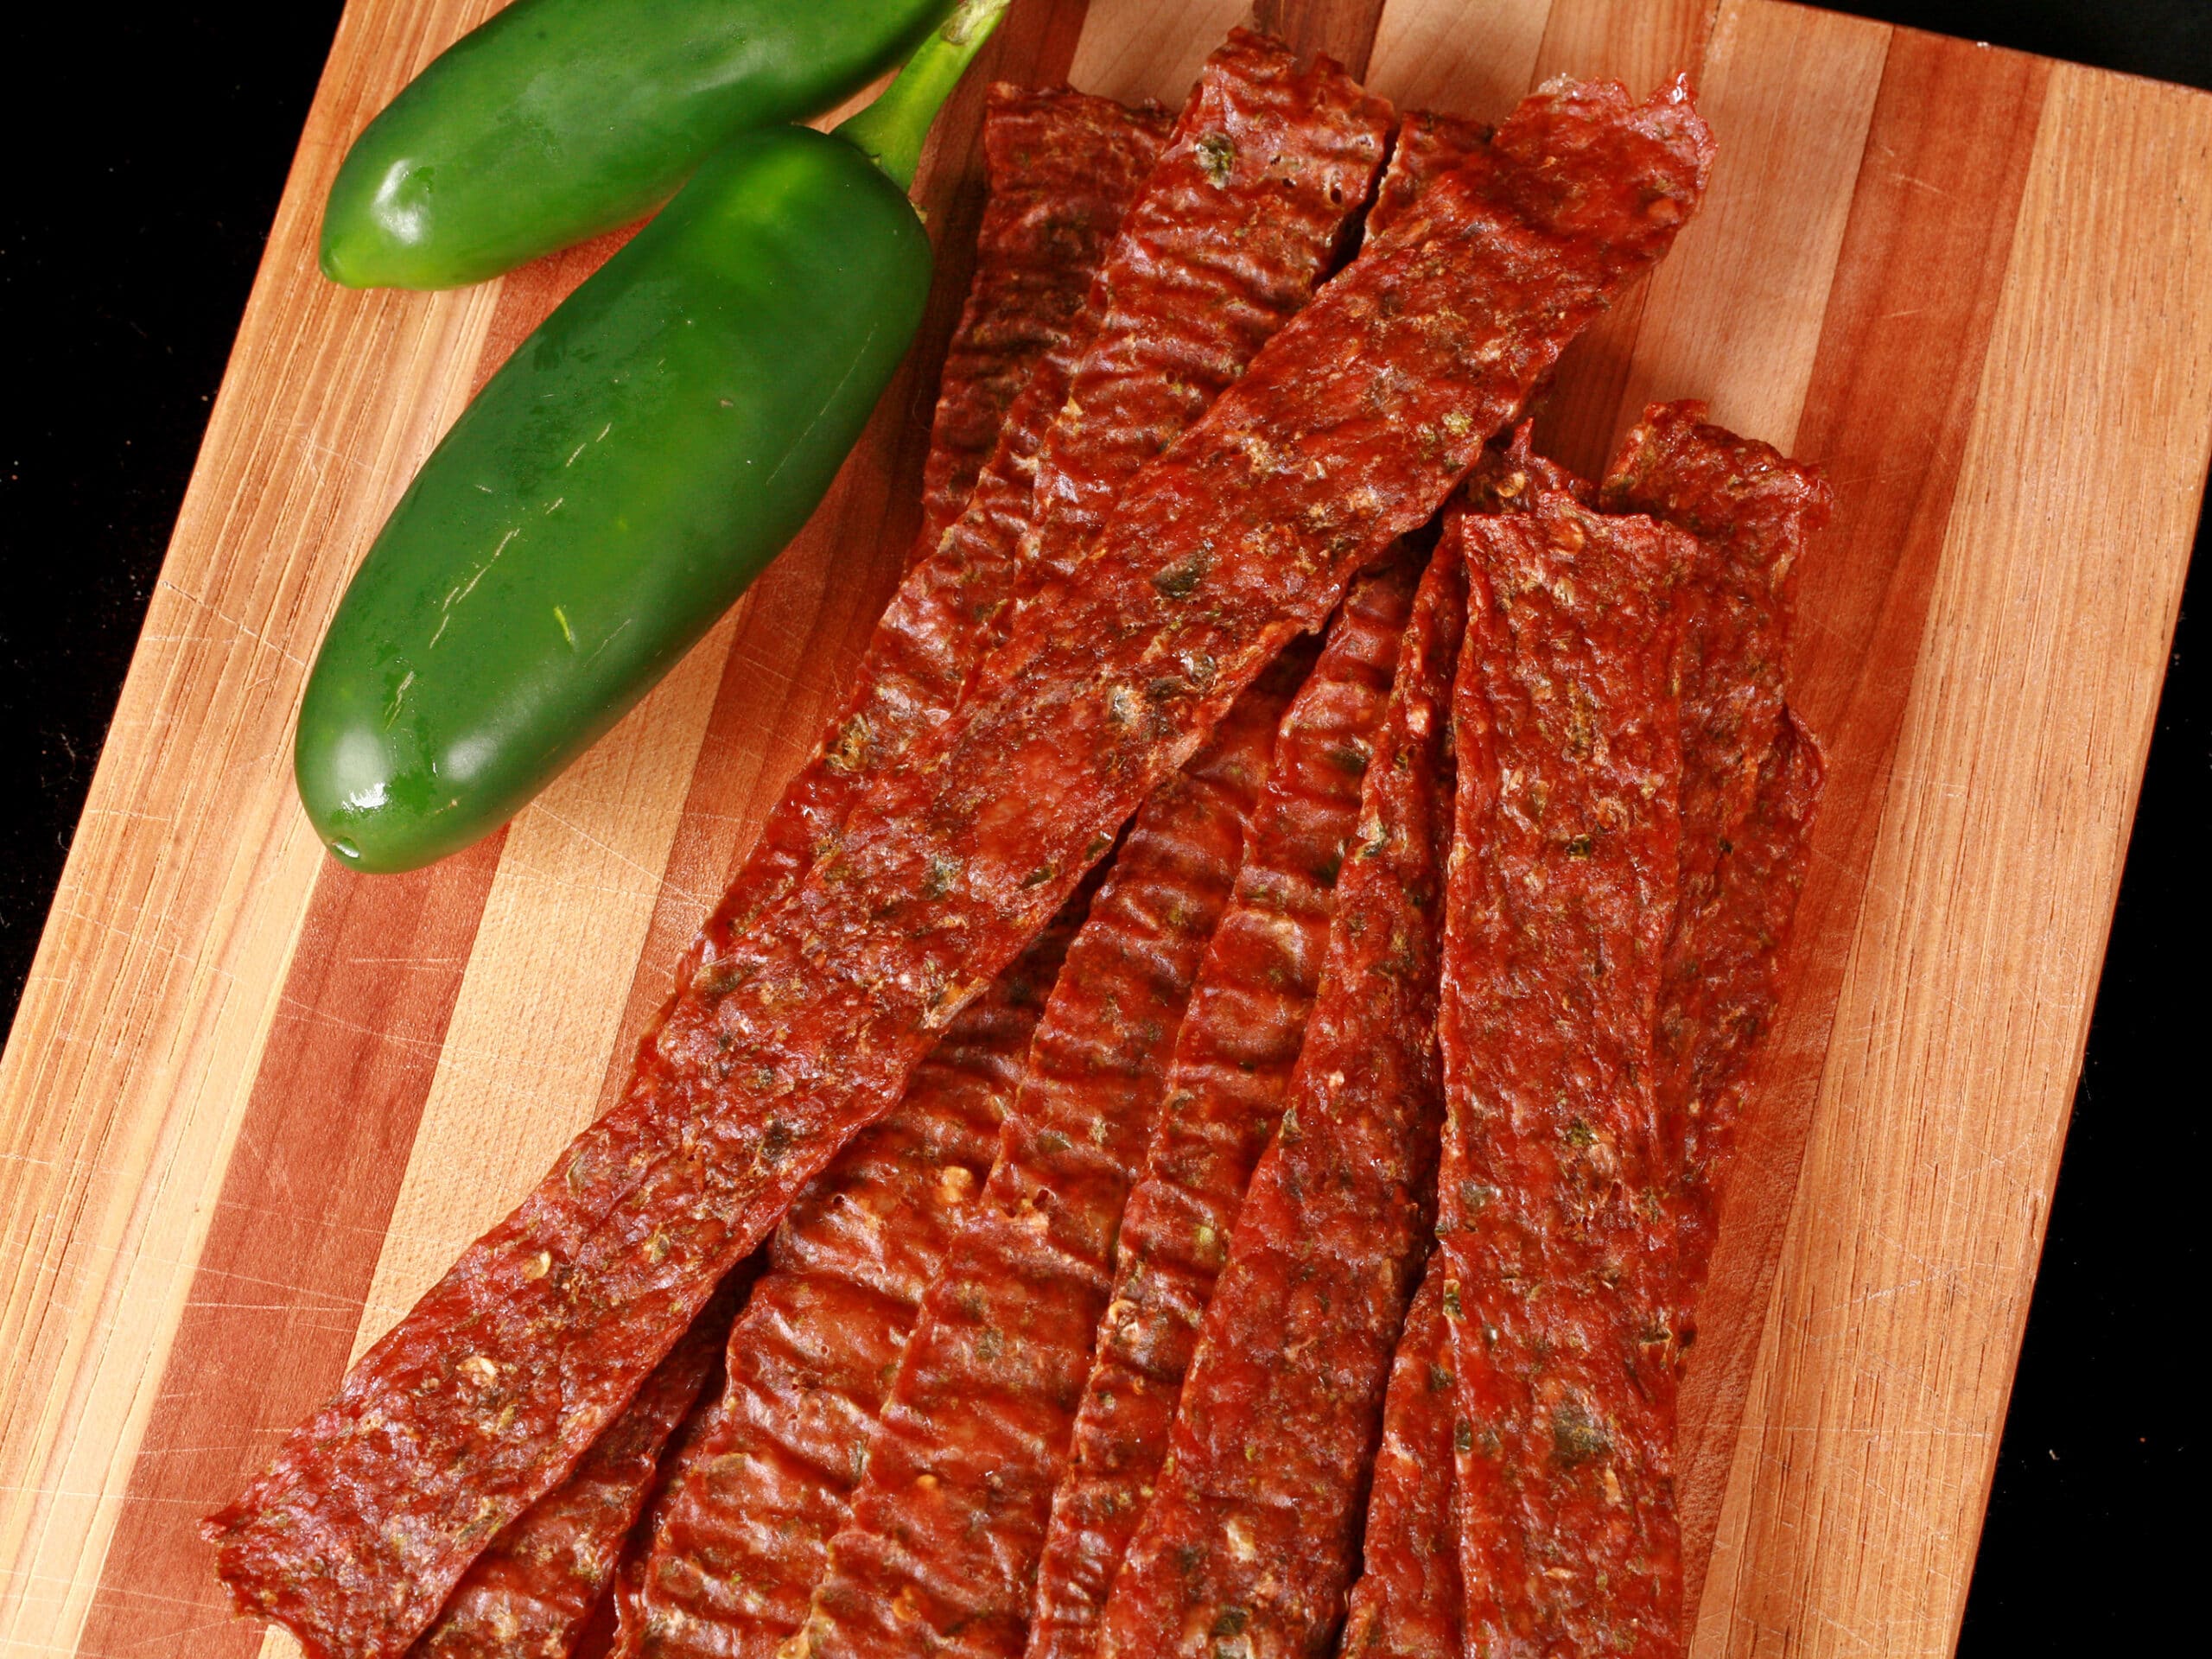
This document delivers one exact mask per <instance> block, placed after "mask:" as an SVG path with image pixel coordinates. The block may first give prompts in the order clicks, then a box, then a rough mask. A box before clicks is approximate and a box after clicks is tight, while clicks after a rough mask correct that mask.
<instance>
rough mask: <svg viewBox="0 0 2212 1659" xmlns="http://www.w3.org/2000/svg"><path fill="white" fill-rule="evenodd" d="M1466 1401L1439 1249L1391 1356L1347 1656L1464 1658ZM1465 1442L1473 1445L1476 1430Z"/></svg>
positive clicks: (1348, 1621)
mask: <svg viewBox="0 0 2212 1659" xmlns="http://www.w3.org/2000/svg"><path fill="white" fill-rule="evenodd" d="M1458 1408H1459V1389H1458V1386H1457V1379H1455V1378H1454V1377H1453V1376H1452V1338H1451V1332H1450V1331H1449V1329H1448V1328H1447V1327H1446V1324H1445V1318H1444V1263H1443V1262H1442V1261H1440V1259H1439V1258H1437V1257H1436V1256H1434V1255H1431V1256H1430V1258H1429V1262H1428V1268H1427V1271H1426V1272H1425V1273H1423V1274H1421V1288H1420V1289H1419V1290H1417V1291H1415V1292H1414V1300H1413V1306H1411V1307H1410V1308H1408V1310H1407V1312H1406V1325H1405V1329H1404V1331H1403V1332H1402V1333H1401V1334H1400V1336H1399V1338H1398V1351H1397V1355H1396V1357H1395V1358H1394V1359H1393V1360H1392V1361H1391V1363H1390V1386H1389V1392H1388V1393H1387V1394H1386V1395H1384V1396H1383V1446H1382V1450H1381V1451H1379V1452H1376V1457H1375V1478H1374V1484H1373V1486H1372V1488H1371V1489H1370V1491H1369V1494H1368V1499H1367V1531H1366V1537H1365V1541H1364V1543H1363V1547H1362V1556H1363V1560H1362V1565H1361V1571H1360V1576H1359V1579H1358V1581H1357V1583H1355V1584H1354V1585H1353V1586H1352V1587H1351V1606H1350V1609H1349V1610H1348V1611H1347V1612H1346V1613H1345V1616H1344V1639H1343V1641H1342V1642H1341V1643H1339V1644H1338V1653H1340V1654H1341V1655H1342V1656H1343V1659H1462V1649H1461V1646H1460V1641H1459V1628H1460V1618H1459V1608H1460V1603H1461V1601H1462V1600H1463V1599H1465V1590H1464V1589H1463V1588H1462V1586H1461V1584H1460V1580H1459V1509H1458V1504H1457V1502H1456V1498H1455V1494H1454V1487H1455V1485H1456V1484H1457V1483H1456V1482H1455V1480H1454V1478H1453V1459H1454V1458H1455V1456H1456V1455H1458V1452H1457V1443H1458V1440H1459V1435H1458V1427H1459V1410H1458ZM1467 1444H1468V1449H1470V1450H1471V1449H1472V1437H1471V1435H1470V1436H1469V1437H1468V1442H1467Z"/></svg>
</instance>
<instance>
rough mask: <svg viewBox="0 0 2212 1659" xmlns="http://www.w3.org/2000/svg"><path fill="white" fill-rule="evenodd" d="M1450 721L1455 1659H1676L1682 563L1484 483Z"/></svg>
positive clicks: (1641, 525)
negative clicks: (1663, 985) (1604, 1658)
mask: <svg viewBox="0 0 2212 1659" xmlns="http://www.w3.org/2000/svg"><path fill="white" fill-rule="evenodd" d="M1488 482H1489V484H1490V485H1491V488H1490V490H1489V491H1487V492H1484V493H1486V494H1488V495H1489V496H1490V497H1491V499H1492V500H1493V501H1495V502H1496V503H1497V505H1502V506H1503V507H1505V508H1507V509H1508V510H1509V511H1508V512H1506V513H1504V514H1503V515H1502V516H1483V515H1478V514H1476V513H1472V512H1458V513H1455V514H1454V515H1453V516H1452V520H1451V522H1450V524H1449V525H1448V527H1447V530H1446V545H1447V547H1449V546H1463V547H1464V549H1465V556H1466V557H1467V559H1468V562H1469V564H1470V566H1471V574H1470V579H1471V588H1470V597H1469V602H1468V625H1467V645H1466V650H1465V653H1464V655H1463V656H1462V657H1461V659H1460V673H1459V688H1458V690H1457V692H1456V693H1455V698H1454V724H1455V727H1456V728H1457V730H1458V733H1459V744H1460V754H1459V823H1458V828H1457V842H1456V845H1455V847H1454V849H1453V854H1452V858H1453V863H1454V866H1455V868H1454V872H1453V876H1452V891H1451V895H1450V901H1449V904H1448V906H1447V921H1446V927H1447V929H1448V933H1447V944H1446V964H1445V982H1444V998H1443V1012H1442V1018H1441V1020H1440V1033H1441V1038H1442V1042H1443V1047H1444V1058H1445V1066H1446V1080H1447V1086H1448V1090H1449V1094H1448V1101H1449V1108H1448V1111H1447V1115H1446V1125H1445V1132H1444V1149H1443V1166H1442V1170H1441V1173H1440V1182H1439V1186H1440V1227H1439V1229H1438V1234H1439V1238H1440V1247H1441V1249H1442V1252H1443V1265H1444V1268H1445V1270H1446V1275H1447V1276H1446V1281H1445V1288H1444V1294H1445V1305H1446V1306H1445V1311H1446V1317H1447V1319H1451V1320H1452V1350H1453V1369H1454V1370H1455V1371H1456V1373H1457V1375H1458V1379H1459V1402H1460V1410H1461V1413H1462V1414H1463V1415H1464V1416H1465V1419H1466V1421H1467V1422H1468V1424H1469V1426H1470V1430H1471V1449H1470V1452H1469V1455H1467V1456H1466V1457H1465V1458H1463V1459H1461V1460H1460V1463H1459V1508H1460V1539H1461V1561H1460V1565H1461V1572H1462V1573H1463V1575H1464V1579H1465V1586H1466V1610H1465V1621H1466V1624H1465V1637H1466V1643H1467V1646H1468V1649H1469V1650H1470V1651H1483V1650H1496V1651H1501V1652H1503V1651H1517V1650H1523V1649H1525V1650H1529V1651H1535V1652H1567V1653H1608V1654H1611V1653H1624V1654H1637V1655H1660V1654H1670V1653H1675V1652H1678V1651H1680V1649H1681V1642H1682V1627H1681V1623H1682V1622H1681V1555H1680V1549H1679V1544H1678V1537H1677V1532H1676V1526H1675V1508H1674V1489H1673V1479H1672V1473H1671V1458H1672V1453H1673V1446H1674V1431H1675V1413H1674V1402H1675V1368H1674V1363H1673V1353H1672V1346H1671V1344H1670V1343H1669V1338H1668V1332H1667V1331H1666V1328H1665V1325H1664V1321H1663V1311H1664V1308H1665V1305H1666V1302H1667V1300H1668V1296H1669V1290H1670V1288H1671V1284H1672V1274H1671V1273H1670V1271H1669V1263H1668V1262H1667V1260H1666V1259H1665V1256H1664V1255H1663V1254H1662V1252H1663V1251H1664V1250H1665V1249H1666V1248H1667V1246H1668V1245H1669V1244H1670V1243H1671V1232H1670V1230H1669V1224H1668V1218H1667V1217H1666V1204H1665V1190H1666V1188H1667V1186H1668V1185H1669V1181H1668V1179H1667V1172H1666V1169H1665V1166H1664V1160H1663V1155H1662V1149H1661V1148H1660V1147H1659V1145H1658V1144H1657V1136H1656V1132H1655V1131H1656V1126H1655V1122H1654V1113H1655V1108H1656V1102H1655V1098H1654V1090H1653V1075H1652V1074H1653V1044H1654V1024H1655V1020H1656V1001H1657V995H1658V986H1659V969H1660V962H1661V957H1662V950H1663V949H1664V946H1665V944H1666V940H1667V936H1668V929H1669V925H1670V923H1671V920H1672V918H1673V915H1674V908H1675V892H1676V888H1677V883H1678V868H1677V866H1678V860H1679V856H1680V845H1681V816H1680V789H1681V730H1680V726H1679V709H1678V706H1677V703H1676V700H1675V692H1674V690H1673V687H1672V685H1671V683H1670V682H1671V680H1672V677H1673V670H1674V653H1675V645H1676V639H1677V635H1678V630H1679V626H1680V620H1681V618H1680V613H1679V610H1678V609H1675V608H1672V601H1673V599H1674V590H1675V588H1677V587H1678V586H1679V585H1680V584H1681V582H1683V580H1684V579H1685V578H1692V577H1694V576H1695V575H1697V574H1698V563H1699V561H1700V558H1701V557H1702V554H1701V550H1700V547H1699V544H1698V543H1696V542H1695V541H1694V540H1693V539H1692V538H1691V537H1688V536H1687V535H1685V534H1683V533H1682V532H1681V531H1678V530H1675V529H1672V528H1670V527H1668V526H1665V525H1662V524H1655V523H1653V522H1652V521H1650V520H1649V519H1644V518H1605V517H1602V516H1600V515H1599V514H1598V513H1596V512H1593V511H1592V510H1591V509H1590V508H1588V507H1586V506H1585V505H1582V504H1581V503H1580V502H1579V501H1577V500H1576V499H1574V498H1573V495H1572V494H1570V493H1567V492H1564V491H1560V490H1557V489H1554V488H1552V487H1550V486H1548V485H1547V484H1546V483H1544V482H1543V481H1542V480H1540V479H1538V478H1536V477H1534V476H1531V474H1529V471H1528V470H1527V469H1525V468H1516V467H1514V466H1513V465H1512V462H1511V461H1506V462H1503V463H1499V464H1498V465H1497V467H1496V468H1495V470H1494V471H1493V473H1492V474H1491V476H1490V478H1489V480H1488Z"/></svg>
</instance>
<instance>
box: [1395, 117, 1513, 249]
mask: <svg viewBox="0 0 2212 1659" xmlns="http://www.w3.org/2000/svg"><path fill="white" fill-rule="evenodd" d="M1490 138H1491V129H1490V128H1489V127H1487V126H1485V125H1484V124H1481V123H1479V122H1475V121H1463V120H1461V119H1460V118H1459V117H1458V116H1456V115H1435V114H1432V113H1431V112H1429V111H1427V110H1408V111H1406V113H1405V115H1404V117H1403V118H1402V119H1401V120H1400V121H1399V123H1398V137H1397V140H1396V142H1395V143H1393V144H1392V145H1391V147H1390V165H1389V167H1387V168H1384V169H1383V182H1382V183H1380V184H1378V185H1376V187H1375V205H1374V206H1373V207H1370V208H1369V209H1368V210H1367V232H1366V234H1367V235H1368V236H1369V237H1370V238H1372V237H1377V236H1381V235H1382V234H1383V232H1385V231H1387V230H1389V228H1390V226H1392V225H1394V224H1395V223H1396V222H1397V221H1398V220H1399V219H1402V218H1403V217H1404V216H1405V213H1406V210H1407V209H1408V208H1409V207H1412V206H1413V205H1414V198H1415V197H1417V196H1419V195H1420V194H1421V192H1422V191H1423V190H1425V189H1427V188H1428V186H1429V183H1430V181H1432V180H1433V179H1435V178H1436V177H1437V175H1440V174H1443V173H1449V172H1450V171H1452V168H1456V167H1460V166H1463V165H1465V162H1466V161H1467V159H1468V157H1470V156H1476V155H1479V154H1480V153H1481V152H1482V150H1483V149H1484V147H1485V146H1486V145H1487V144H1488V143H1490Z"/></svg>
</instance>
